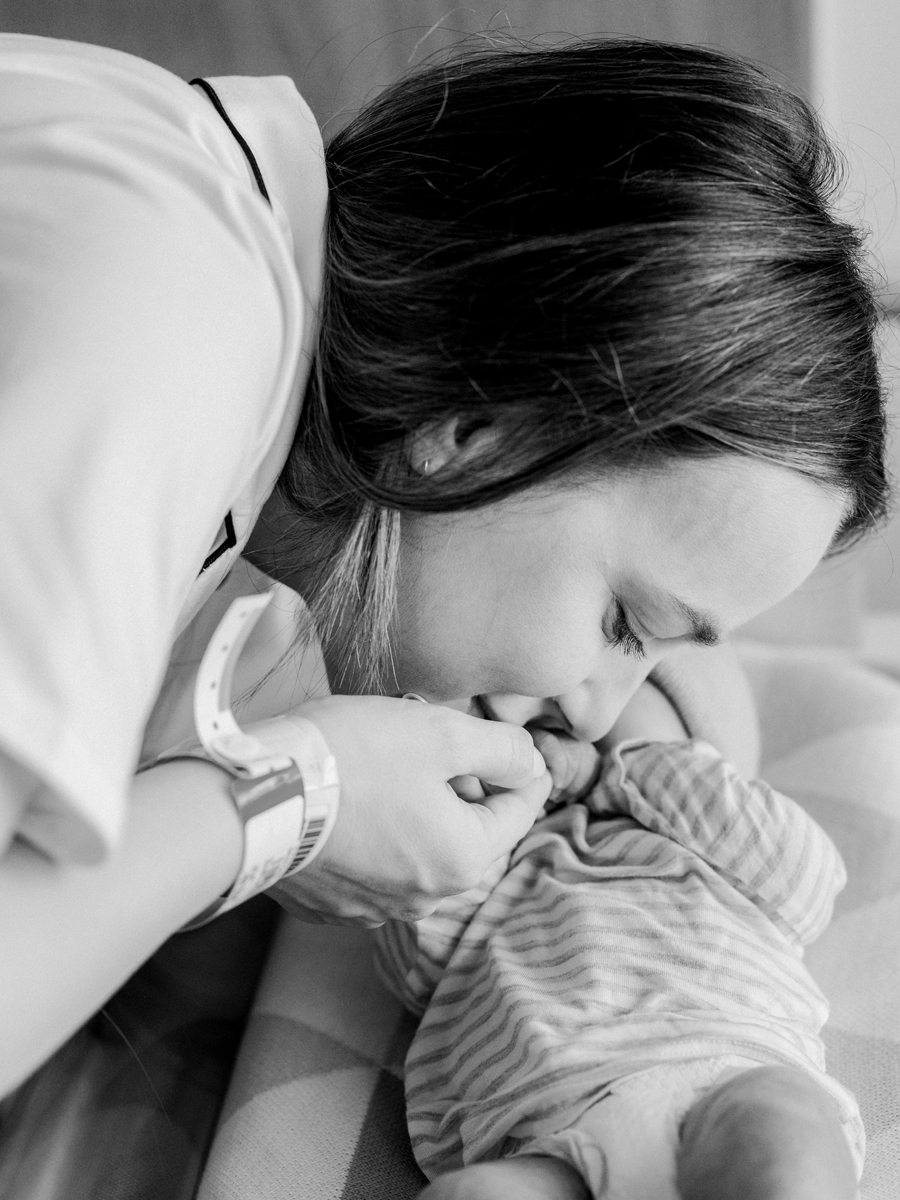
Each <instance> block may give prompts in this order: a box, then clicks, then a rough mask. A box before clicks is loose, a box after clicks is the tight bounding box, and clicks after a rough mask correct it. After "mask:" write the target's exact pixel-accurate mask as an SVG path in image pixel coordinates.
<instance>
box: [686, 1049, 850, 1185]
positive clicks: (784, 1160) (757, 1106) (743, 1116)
mask: <svg viewBox="0 0 900 1200" xmlns="http://www.w3.org/2000/svg"><path fill="white" fill-rule="evenodd" d="M678 1189H679V1192H680V1195H681V1196H682V1198H683V1200H854V1197H855V1196H856V1195H857V1184H856V1170H855V1167H854V1164H853V1158H852V1156H851V1154H850V1148H849V1146H848V1145H847V1140H846V1138H845V1137H844V1133H843V1130H842V1128H841V1122H840V1119H839V1118H838V1114H837V1110H836V1108H835V1105H834V1103H833V1101H832V1100H831V1099H830V1097H829V1096H828V1094H827V1093H826V1092H825V1091H824V1090H823V1089H822V1088H821V1087H820V1086H819V1085H818V1084H817V1083H816V1081H815V1080H814V1079H812V1078H811V1077H810V1076H809V1075H807V1074H806V1073H805V1072H804V1071H801V1070H799V1069H797V1068H793V1067H758V1068H756V1069H755V1070H749V1071H742V1072H741V1073H740V1074H739V1075H734V1076H732V1077H731V1078H730V1079H729V1080H727V1081H726V1082H725V1083H723V1084H720V1085H719V1086H718V1087H715V1088H713V1089H712V1090H711V1091H710V1092H708V1093H707V1094H706V1095H705V1096H703V1098H702V1099H700V1100H698V1102H697V1103H696V1104H695V1105H694V1107H693V1108H692V1109H691V1110H690V1111H689V1112H688V1114H687V1117H686V1118H685V1121H684V1125H683V1127H682V1137H681V1147H680V1150H679V1154H678Z"/></svg>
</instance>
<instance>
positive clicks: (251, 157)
mask: <svg viewBox="0 0 900 1200" xmlns="http://www.w3.org/2000/svg"><path fill="white" fill-rule="evenodd" d="M194 84H196V85H197V87H201V88H203V90H204V92H206V94H207V96H208V97H209V99H210V100H211V101H212V106H213V108H214V109H215V110H216V112H217V113H218V114H219V116H220V117H221V118H222V120H223V121H224V122H225V124H226V125H227V126H228V128H229V129H230V131H231V133H232V134H233V135H234V140H235V141H236V142H237V144H238V145H239V146H240V148H241V149H242V150H243V152H244V156H245V158H246V159H247V162H248V163H249V164H250V170H251V171H252V172H253V178H254V179H255V180H256V186H257V187H258V188H259V190H260V194H261V195H262V198H263V199H264V200H265V202H266V204H268V205H270V206H271V204H272V201H271V200H270V199H269V189H268V188H267V187H266V183H265V180H264V179H263V177H262V171H261V170H260V169H259V163H258V162H257V161H256V155H255V154H254V153H253V151H252V150H251V149H250V147H249V145H248V144H247V139H246V138H245V137H244V135H243V134H242V133H241V131H240V130H239V129H238V127H237V125H235V123H234V121H232V119H231V117H229V115H228V113H227V112H226V110H225V105H224V104H223V103H222V101H221V100H220V99H219V97H218V96H217V95H216V90H215V88H214V87H213V86H212V84H209V83H207V82H206V80H205V79H201V78H200V77H199V76H198V77H197V78H196V79H192V80H191V85H192V86H193V85H194Z"/></svg>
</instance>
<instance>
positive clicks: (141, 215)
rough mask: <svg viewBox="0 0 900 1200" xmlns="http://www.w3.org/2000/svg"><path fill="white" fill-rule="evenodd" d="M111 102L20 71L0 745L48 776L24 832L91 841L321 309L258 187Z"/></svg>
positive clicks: (7, 189) (5, 265) (12, 214)
mask: <svg viewBox="0 0 900 1200" xmlns="http://www.w3.org/2000/svg"><path fill="white" fill-rule="evenodd" d="M184 86H185V91H186V92H187V93H188V95H189V96H190V95H191V93H190V89H188V88H187V85H184ZM29 89H32V91H33V93H34V94H33V95H32V94H31V92H30V91H29ZM88 90H89V89H88ZM190 103H194V100H193V99H191V100H190ZM104 105H107V106H109V98H108V97H105V98H104V97H103V96H101V97H100V100H99V101H98V100H97V98H96V97H94V96H88V98H87V99H85V89H84V88H83V87H81V86H80V85H79V84H77V83H73V82H71V81H68V80H66V79H65V78H59V79H57V80H55V81H53V87H52V88H48V87H47V85H46V82H45V81H41V82H40V86H39V85H38V83H35V82H34V81H33V80H31V79H29V78H28V77H27V75H17V74H15V73H11V74H0V110H2V113H3V114H4V115H3V116H2V117H0V311H2V314H3V317H2V321H0V557H2V563H3V569H2V571H0V666H2V682H0V752H2V753H3V754H4V755H6V756H8V757H9V758H11V759H12V760H14V762H15V763H17V764H20V765H21V766H24V767H25V768H26V769H27V771H28V772H29V773H30V774H31V776H32V777H33V780H34V787H33V790H32V793H31V797H30V802H29V805H28V808H27V810H26V812H25V815H24V818H23V820H22V824H21V827H20V829H19V832H20V834H21V835H23V836H25V837H26V838H28V839H29V840H30V841H31V842H32V843H34V844H35V845H37V846H38V847H39V848H40V849H42V850H44V851H45V852H46V853H47V854H49V855H50V856H51V857H54V858H57V859H61V860H70V861H74V862H80V863H91V862H96V861H98V860H100V859H102V858H103V857H104V856H105V855H106V854H107V853H108V852H109V850H110V849H111V847H112V846H114V845H115V843H116V840H117V838H118V836H119V833H120V830H121V826H122V823H123V820H124V816H125V802H126V795H127V792H128V788H129V786H130V777H131V775H132V773H133V770H134V767H135V763H136V760H137V756H138V751H139V745H140V740H141V734H142V731H143V727H144V724H145V722H146V720H147V716H148V713H149V711H150V708H151V706H152V704H153V701H154V698H155V696H156V693H157V691H158V688H159V685H160V681H161V679H162V676H163V672H164V669H165V666H166V663H167V659H168V655H169V651H170V648H171V643H172V640H173V630H174V629H175V625H176V622H177V619H178V614H179V612H180V609H181V606H182V605H183V604H184V602H185V599H186V597H187V595H188V593H189V591H190V589H191V585H192V583H193V581H194V580H195V579H196V577H197V574H198V572H199V571H200V569H201V567H202V565H203V561H204V558H205V557H206V555H207V553H208V552H209V549H210V547H211V546H212V544H213V542H214V540H215V537H216V533H217V530H218V529H219V527H220V525H221V523H222V521H223V518H224V516H225V514H226V513H227V511H228V508H229V504H230V501H231V498H232V497H233V496H234V495H235V493H236V492H237V491H238V490H239V488H240V486H241V482H242V481H243V480H245V479H246V478H247V477H248V476H249V474H250V473H251V472H252V471H253V469H254V467H255V465H256V463H257V462H258V461H259V460H260V459H261V458H262V456H263V455H264V454H265V451H266V448H267V443H266V439H267V430H268V429H269V428H270V426H271V422H272V409H273V407H277V404H278V403H279V400H278V392H279V389H285V388H289V387H290V386H291V379H292V372H293V369H294V367H293V363H294V362H295V361H296V357H297V344H298V338H299V336H300V329H299V323H300V311H301V310H300V299H299V288H298V287H297V285H296V281H295V280H293V276H292V273H291V271H290V268H289V266H288V265H287V260H286V259H285V254H286V252H285V251H284V250H283V248H282V247H281V246H280V245H279V244H278V236H277V232H276V230H275V226H274V222H273V221H272V218H271V216H270V215H269V214H268V213H267V212H266V210H265V205H264V204H263V202H262V201H261V200H260V199H259V198H258V197H256V196H255V195H253V193H252V191H251V189H250V188H249V187H247V186H245V185H244V184H243V183H242V182H241V181H240V180H238V179H236V178H229V177H228V176H227V173H226V172H224V171H223V170H222V168H221V167H220V166H219V165H218V164H216V163H215V162H213V161H212V159H210V158H209V157H208V156H206V155H205V154H204V153H203V151H202V149H198V147H197V146H196V145H194V144H192V143H191V142H190V140H189V139H188V138H187V137H180V136H178V135H177V134H176V133H173V132H171V131H170V130H169V129H167V128H166V127H165V124H164V123H162V122H155V121H154V120H153V119H152V114H142V113H141V111H140V110H139V109H134V111H132V109H131V108H129V109H127V111H121V112H118V111H116V109H115V106H114V105H113V106H112V110H111V111H109V112H105V111H104ZM61 114H62V115H61ZM292 280H293V281H292Z"/></svg>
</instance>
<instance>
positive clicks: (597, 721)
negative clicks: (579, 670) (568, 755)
mask: <svg viewBox="0 0 900 1200" xmlns="http://www.w3.org/2000/svg"><path fill="white" fill-rule="evenodd" d="M653 666H654V662H653V661H649V662H648V661H647V660H646V659H640V660H635V661H634V662H632V663H629V664H627V666H626V667H625V668H624V669H622V670H618V671H616V673H615V675H614V676H613V675H611V674H610V673H604V674H603V675H599V674H598V675H596V676H592V677H591V678H589V679H586V680H585V681H584V682H583V683H581V684H579V686H578V687H577V688H573V689H572V691H570V692H566V693H565V694H564V695H561V696H554V697H553V699H554V701H555V703H556V705H557V706H558V708H559V711H560V712H561V713H562V715H563V717H564V719H565V721H566V723H567V725H568V728H569V732H570V733H571V735H572V737H574V738H578V740H579V741H584V742H597V741H599V740H600V738H602V737H604V736H605V734H607V733H609V731H610V729H611V728H612V726H613V724H614V722H615V720H616V718H617V717H618V716H619V715H620V713H621V712H622V709H623V708H624V707H625V705H626V704H627V703H628V701H629V700H630V699H631V697H632V696H633V695H634V693H635V692H636V691H637V690H638V688H639V687H640V686H641V684H642V683H643V682H644V680H645V679H646V678H647V676H648V675H649V674H650V672H651V671H652V670H653Z"/></svg>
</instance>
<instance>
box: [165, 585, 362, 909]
mask: <svg viewBox="0 0 900 1200" xmlns="http://www.w3.org/2000/svg"><path fill="white" fill-rule="evenodd" d="M270 598H271V597H270V593H263V594H262V595H257V596H242V597H240V598H239V599H238V600H235V601H234V603H233V604H232V605H231V607H230V608H229V609H228V612H226V614H225V616H224V617H223V618H222V621H221V622H220V624H219V626H218V628H217V629H216V632H215V633H214V634H213V637H212V639H211V640H210V643H209V645H208V646H207V648H206V652H205V653H204V655H203V660H202V662H201V664H200V669H199V671H198V674H197V682H196V685H195V689H194V723H195V726H196V729H197V734H198V737H199V739H200V743H201V746H202V750H201V749H199V748H198V749H197V750H196V751H195V750H193V749H191V750H189V751H188V752H187V753H185V752H183V751H182V752H181V753H179V754H175V755H173V756H171V757H170V758H168V759H166V758H165V757H163V758H161V759H160V760H159V761H160V762H163V761H172V760H173V759H174V758H198V759H204V760H206V761H208V762H213V763H216V764H217V765H218V766H220V767H222V768H224V769H225V770H226V771H227V772H228V773H229V774H230V775H231V776H232V784H231V796H232V799H233V801H234V805H235V809H236V811H237V813H238V816H239V817H240V819H241V823H242V826H243V834H244V850H243V856H242V860H241V867H240V870H239V871H238V875H237V878H236V879H235V881H234V883H233V884H232V886H231V887H230V888H229V890H228V891H227V892H226V893H225V894H224V895H223V896H220V897H219V898H218V899H217V900H215V901H214V902H213V904H211V905H210V906H209V907H208V908H207V909H205V910H204V911H203V912H201V913H200V914H199V915H198V916H197V917H195V918H194V919H193V920H192V921H190V922H189V923H188V924H187V925H185V926H184V927H183V929H184V930H190V929H196V928H198V927H199V926H201V925H205V924H206V923H207V922H208V921H211V920H212V919H213V918H214V917H217V916H220V915H221V914H222V913H225V912H227V911H228V910H229V909H232V908H235V907H236V906H237V905H238V904H242V903H243V902H244V901H245V900H248V899H250V897H251V896H255V895H257V894H258V893H260V892H264V891H266V890H267V889H268V888H270V887H272V885H273V884H275V883H277V882H278V880H279V879H283V878H284V877H285V876H287V875H292V874H294V872H296V871H299V870H301V869H302V868H303V867H306V866H308V865H309V864H310V863H311V862H312V861H313V860H314V859H315V858H316V856H317V855H318V854H319V853H320V852H321V850H322V847H323V846H324V845H325V842H326V841H327V839H328V836H329V834H330V833H331V830H332V829H333V828H334V823H335V820H336V818H337V811H338V802H339V799H340V783H339V779H338V773H337V764H336V763H335V760H334V756H333V755H332V754H331V752H330V750H329V748H328V745H327V743H326V741H325V739H324V737H323V736H322V734H321V732H320V731H319V729H318V728H317V727H316V726H315V725H314V724H313V723H312V722H311V721H307V720H305V719H303V718H302V717H297V716H293V715H292V716H282V717H273V718H271V719H269V720H266V721H259V722H256V723H255V724H253V725H250V726H248V727H247V729H246V730H243V729H241V728H240V726H239V725H238V724H237V722H236V720H235V718H234V715H233V713H232V712H231V698H230V696H231V681H232V678H233V674H234V667H235V664H236V662H237V659H238V656H239V655H240V652H241V650H242V649H243V647H244V644H245V643H246V640H247V638H248V637H249V635H250V632H251V630H252V629H253V626H254V625H255V624H256V622H257V621H258V619H259V617H260V616H261V614H262V611H263V609H264V608H265V607H266V605H267V604H268V603H269V600H270Z"/></svg>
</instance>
